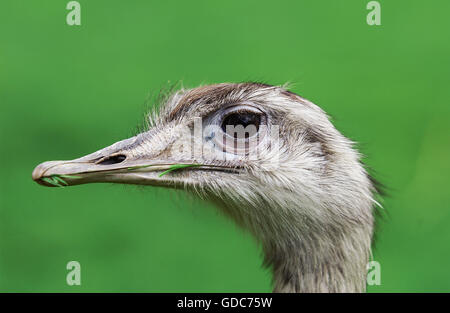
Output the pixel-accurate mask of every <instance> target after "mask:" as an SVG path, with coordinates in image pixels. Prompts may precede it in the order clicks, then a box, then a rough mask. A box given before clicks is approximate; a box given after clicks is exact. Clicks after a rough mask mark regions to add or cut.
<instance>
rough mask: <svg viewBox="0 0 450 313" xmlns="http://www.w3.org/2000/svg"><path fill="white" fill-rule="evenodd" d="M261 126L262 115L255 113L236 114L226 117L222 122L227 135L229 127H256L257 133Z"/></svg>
mask: <svg viewBox="0 0 450 313" xmlns="http://www.w3.org/2000/svg"><path fill="white" fill-rule="evenodd" d="M260 124H261V114H257V113H255V112H248V111H243V112H234V113H231V114H228V115H227V116H225V118H224V119H223V121H222V125H221V128H222V130H223V131H224V132H225V133H226V132H227V126H232V127H234V128H235V127H237V126H240V125H241V126H243V127H244V128H247V127H248V126H254V127H255V128H256V132H257V131H258V130H259V125H260Z"/></svg>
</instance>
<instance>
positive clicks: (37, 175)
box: [31, 161, 61, 183]
mask: <svg viewBox="0 0 450 313" xmlns="http://www.w3.org/2000/svg"><path fill="white" fill-rule="evenodd" d="M60 162H61V161H47V162H43V163H41V164H39V165H38V166H36V167H35V168H34V170H33V173H32V174H31V178H32V179H33V180H34V181H36V182H38V183H40V182H41V178H42V177H44V175H45V174H46V173H47V171H48V170H49V169H50V168H51V167H53V166H55V165H57V164H58V163H60ZM47 174H48V173H47Z"/></svg>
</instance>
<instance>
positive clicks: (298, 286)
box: [263, 228, 371, 292]
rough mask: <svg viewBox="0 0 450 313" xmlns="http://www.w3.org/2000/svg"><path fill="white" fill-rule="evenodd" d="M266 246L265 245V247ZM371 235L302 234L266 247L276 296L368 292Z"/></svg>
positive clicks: (359, 231) (355, 231)
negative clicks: (278, 294) (278, 293)
mask: <svg viewBox="0 0 450 313" xmlns="http://www.w3.org/2000/svg"><path fill="white" fill-rule="evenodd" d="M263 245H264V244H263ZM370 245H371V234H370V233H368V232H367V230H366V229H365V228H354V229H352V230H351V231H350V232H348V231H347V232H345V233H344V232H339V230H338V229H328V233H324V232H323V231H322V232H321V235H320V236H317V232H316V234H308V233H302V234H298V237H297V238H292V237H291V238H289V239H288V240H285V241H284V242H283V241H281V243H280V240H278V242H277V243H276V244H275V243H269V244H267V243H266V244H265V245H264V251H265V262H266V264H268V265H271V267H272V271H273V284H274V292H364V291H365V289H366V275H367V274H366V265H367V263H368V261H369V257H370V253H371V252H370Z"/></svg>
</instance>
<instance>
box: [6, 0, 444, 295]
mask: <svg viewBox="0 0 450 313" xmlns="http://www.w3.org/2000/svg"><path fill="white" fill-rule="evenodd" d="M67 2H68V1H55V0H52V1H50V0H47V1H17V0H6V1H5V0H2V1H1V4H0V104H1V115H0V127H1V132H0V140H1V154H0V158H1V160H0V161H1V162H0V166H1V173H0V175H1V179H0V208H1V210H0V291H8V292H16V291H22V292H51V291H61V292H70V291H82V292H87V291H101V292H103V291H111V292H119V291H124V292H132V291H149V292H170V291H180V292H187V291H189V292H196V291H204V292H209V291H212V292H219V291H225V292H226V291H239V292H246V291H255V292H266V291H270V290H271V286H270V274H269V272H268V271H267V270H265V269H263V268H261V262H262V258H261V250H260V247H259V246H258V244H257V243H256V242H254V240H253V239H252V238H251V237H250V235H249V234H247V233H245V232H244V231H242V230H240V229H238V228H237V227H236V226H234V225H233V224H232V222H231V221H228V220H226V219H225V218H223V217H222V216H221V215H219V213H217V211H216V210H215V209H214V208H213V207H210V205H208V204H204V203H202V202H200V201H198V200H195V199H192V198H190V197H189V196H187V195H185V194H183V193H182V192H176V191H169V190H164V189H158V188H151V187H145V188H144V187H134V186H121V185H108V184H93V185H84V186H76V187H72V188H65V189H60V188H43V187H42V186H39V185H37V184H36V183H34V182H33V181H32V180H31V172H32V170H33V168H34V166H35V165H37V164H38V163H40V162H42V161H45V160H58V159H72V158H75V157H79V156H81V155H84V154H87V153H90V152H93V151H95V150H97V149H99V148H102V147H104V146H106V145H109V144H111V143H113V142H115V141H117V140H120V139H123V138H126V137H128V136H130V135H132V134H133V133H134V131H135V129H136V126H137V125H138V124H139V122H140V121H142V116H143V113H144V110H145V105H144V103H145V101H146V99H147V97H148V95H149V94H150V93H154V92H157V91H158V90H159V89H160V88H161V87H163V86H165V85H166V84H167V82H168V81H171V82H176V81H179V80H182V81H183V84H184V85H185V86H186V87H195V86H197V85H199V84H202V83H217V82H229V81H245V80H259V81H265V82H268V83H272V84H282V83H285V82H291V83H293V87H292V90H293V91H294V92H297V93H299V94H300V95H302V96H304V97H306V98H308V99H310V100H312V101H313V102H315V103H316V104H318V105H320V106H321V107H323V108H324V109H325V110H326V111H327V112H329V114H330V115H331V116H333V117H334V122H335V124H336V126H337V127H338V128H339V129H340V130H341V131H342V132H343V133H344V134H346V135H347V136H349V137H350V138H352V139H354V140H356V141H358V142H360V149H361V150H362V152H363V153H364V154H365V155H366V156H367V157H366V162H367V164H368V165H369V166H370V167H371V168H373V169H374V171H375V173H376V174H375V176H376V177H377V178H378V179H379V180H381V181H382V182H383V183H384V184H385V185H387V187H388V192H389V194H390V197H388V198H386V199H385V201H384V203H383V205H384V208H385V209H384V210H385V211H386V214H385V215H386V216H385V218H384V220H383V221H381V222H380V223H379V233H378V236H377V237H378V240H377V244H376V248H375V250H374V259H375V260H377V261H379V262H380V264H381V275H382V285H381V286H373V287H369V291H370V292H386V291H389V292H390V291H413V292H416V291H426V292H431V291H450V270H449V267H448V266H449V263H450V249H449V241H450V227H449V226H450V210H449V209H450V204H449V201H450V195H449V174H450V166H449V160H450V138H449V137H450V135H449V134H450V132H449V130H450V129H449V128H450V127H449V113H450V107H449V95H450V91H449V89H450V88H449V86H448V84H449V74H450V60H449V56H450V42H449V38H450V37H449V30H450V18H449V17H448V15H449V12H450V2H449V1H423V0H420V1H406V0H404V1H386V0H384V1H380V3H381V6H382V7H381V22H382V25H381V26H369V25H367V23H366V15H367V13H368V10H367V9H366V4H367V2H368V1H365V0H364V1H363V0H358V1H356V0H355V1H347V0H346V1H344V0H340V1H317V0H309V1H290V2H287V1H286V2H284V1H261V0H259V1H220V2H219V1H111V0H103V1H100V0H95V1H87V0H84V1H80V3H81V7H82V8H81V23H82V25H81V26H68V25H67V24H66V14H67V13H68V11H67V10H66V9H65V6H66V4H67ZM70 260H77V261H79V262H80V263H81V270H82V285H81V286H74V287H69V286H67V285H66V273H67V270H66V264H67V262H69V261H70Z"/></svg>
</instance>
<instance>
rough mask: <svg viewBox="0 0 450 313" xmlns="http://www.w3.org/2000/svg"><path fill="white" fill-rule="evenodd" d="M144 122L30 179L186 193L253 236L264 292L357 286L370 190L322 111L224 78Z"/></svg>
mask: <svg viewBox="0 0 450 313" xmlns="http://www.w3.org/2000/svg"><path fill="white" fill-rule="evenodd" d="M148 120H149V123H148V124H149V125H148V129H146V130H145V131H144V132H142V133H140V134H138V135H136V136H134V137H132V138H129V139H125V140H122V141H119V142H117V143H115V144H113V145H111V146H109V147H106V148H103V149H101V150H99V151H97V152H94V153H92V154H89V155H86V156H83V157H81V158H78V159H74V160H71V161H50V162H45V163H42V164H40V165H38V166H37V167H36V168H35V170H34V171H33V175H32V176H33V179H34V180H35V181H36V182H38V183H39V184H42V185H45V186H54V185H63V184H66V185H78V184H86V183H95V182H110V183H123V184H140V185H153V186H164V187H171V188H177V189H185V190H187V191H188V192H192V193H195V194H196V195H198V196H199V197H201V198H202V199H205V200H208V201H212V202H214V203H215V204H217V206H218V207H219V208H220V210H221V211H222V212H224V213H225V214H226V215H228V216H230V217H231V218H232V219H233V220H234V221H235V222H236V223H238V224H239V225H240V226H242V227H243V228H245V229H247V230H248V231H250V232H251V233H252V234H253V235H254V236H255V237H256V238H257V240H258V241H259V242H260V243H261V245H262V248H263V251H264V257H265V264H266V265H267V266H269V267H270V268H271V269H272V271H273V280H274V282H273V283H274V291H288V292H298V291H330V292H339V291H346V292H349V291H350V292H351V291H357V292H358V291H363V290H364V289H365V272H366V264H367V262H368V259H369V256H370V245H371V238H372V233H373V215H372V207H373V205H374V203H376V202H375V200H374V199H373V195H374V193H375V188H374V186H373V184H372V181H371V178H370V176H369V175H368V173H367V172H366V170H365V169H364V167H363V165H362V164H361V162H360V155H359V153H358V152H357V151H356V150H355V149H354V148H353V143H352V142H351V141H350V140H349V139H347V138H346V137H344V136H343V135H342V134H341V133H340V132H339V131H337V130H336V129H335V127H334V126H333V125H332V124H331V122H330V121H329V119H328V117H327V115H326V113H325V112H324V111H323V110H322V109H320V108H319V107H318V106H316V105H315V104H313V103H312V102H310V101H307V100H305V99H303V98H301V97H300V96H298V95H296V94H294V93H292V92H290V91H287V90H286V89H284V88H283V87H279V86H270V85H266V84H260V83H238V84H234V83H223V84H216V85H209V86H202V87H199V88H195V89H190V90H185V89H181V90H180V91H178V92H175V93H173V94H172V95H171V96H169V97H168V98H167V99H166V101H165V102H164V103H163V104H162V106H161V108H160V109H159V110H158V112H157V113H154V114H150V115H149V118H148ZM242 130H243V131H242Z"/></svg>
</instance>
